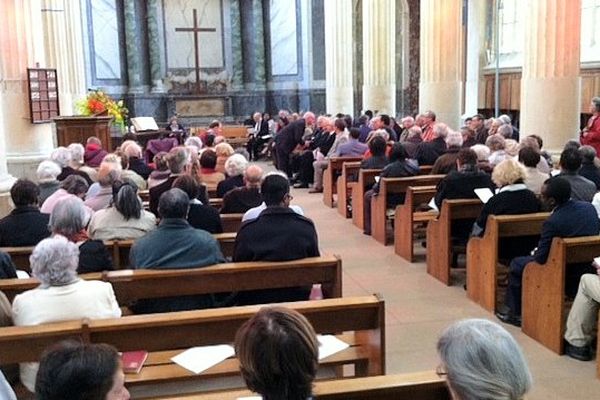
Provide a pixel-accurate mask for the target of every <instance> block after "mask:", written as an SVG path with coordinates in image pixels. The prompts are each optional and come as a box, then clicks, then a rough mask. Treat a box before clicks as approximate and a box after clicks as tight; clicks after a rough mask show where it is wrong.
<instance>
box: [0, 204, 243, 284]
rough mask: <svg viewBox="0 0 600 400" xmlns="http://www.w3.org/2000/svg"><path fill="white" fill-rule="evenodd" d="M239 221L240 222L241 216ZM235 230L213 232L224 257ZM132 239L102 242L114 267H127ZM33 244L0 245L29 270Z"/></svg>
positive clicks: (228, 254)
mask: <svg viewBox="0 0 600 400" xmlns="http://www.w3.org/2000/svg"><path fill="white" fill-rule="evenodd" d="M225 215H233V216H234V218H233V219H232V222H231V224H234V223H235V221H236V220H237V217H238V216H240V215H241V214H225ZM239 218H240V222H241V217H239ZM236 235H237V233H236V232H224V233H216V234H213V237H214V238H215V239H217V241H218V242H219V245H220V246H221V251H222V252H223V255H224V256H225V257H229V258H231V257H233V246H234V244H235V237H236ZM133 242H134V241H133V240H107V241H105V242H104V245H105V246H106V248H107V250H108V251H109V252H110V253H111V255H112V259H113V266H114V268H115V269H126V268H128V267H129V251H130V250H131V246H132V245H133ZM33 249H34V246H24V247H0V250H1V251H4V252H5V253H7V254H8V255H10V257H11V258H12V260H13V262H14V264H15V266H16V267H17V269H21V270H23V271H27V272H31V268H30V267H29V256H30V255H31V252H32V251H33Z"/></svg>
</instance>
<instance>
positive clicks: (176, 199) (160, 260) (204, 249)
mask: <svg viewBox="0 0 600 400" xmlns="http://www.w3.org/2000/svg"><path fill="white" fill-rule="evenodd" d="M189 203H190V201H189V198H188V196H187V194H185V192H184V191H183V190H181V189H177V188H173V189H170V190H168V191H167V192H165V193H163V194H162V195H161V196H160V200H159V203H158V212H159V214H160V216H161V218H162V220H161V221H160V224H159V225H158V228H157V229H156V230H154V231H152V232H149V233H148V234H146V235H145V236H144V237H142V238H140V239H138V240H136V241H135V243H134V244H133V246H132V247H131V252H130V253H129V261H130V265H131V266H132V268H137V269H143V268H147V269H176V268H199V267H204V266H207V265H213V264H218V263H222V262H225V258H224V257H223V254H222V253H221V249H220V247H219V244H218V243H217V241H216V240H215V238H213V237H212V235H211V234H210V233H208V232H206V231H203V230H201V229H194V228H192V227H191V226H190V224H189V223H188V222H187V221H186V216H187V214H188V211H189ZM212 305H213V302H212V297H211V296H181V297H170V298H162V299H148V300H144V301H138V302H137V303H136V304H135V305H134V306H133V307H132V310H133V311H134V312H136V313H151V312H169V311H180V310H192V309H197V308H207V307H211V306H212Z"/></svg>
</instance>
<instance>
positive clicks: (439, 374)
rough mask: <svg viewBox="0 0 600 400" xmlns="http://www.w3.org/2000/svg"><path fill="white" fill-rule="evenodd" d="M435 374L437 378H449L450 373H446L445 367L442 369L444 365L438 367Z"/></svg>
mask: <svg viewBox="0 0 600 400" xmlns="http://www.w3.org/2000/svg"><path fill="white" fill-rule="evenodd" d="M435 373H436V375H437V376H439V377H440V378H441V377H443V376H447V375H448V372H446V370H444V367H442V364H440V365H438V366H437V367H436V369H435Z"/></svg>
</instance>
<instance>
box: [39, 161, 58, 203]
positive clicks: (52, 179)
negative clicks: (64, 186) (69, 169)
mask: <svg viewBox="0 0 600 400" xmlns="http://www.w3.org/2000/svg"><path fill="white" fill-rule="evenodd" d="M36 175H37V182H38V186H39V188H40V198H39V202H38V204H40V205H41V204H44V201H46V199H47V198H48V197H50V195H52V194H53V193H54V192H56V191H57V190H58V189H60V182H59V181H58V179H56V177H57V176H58V175H60V167H59V166H58V165H57V164H56V163H55V162H53V161H48V160H44V161H42V162H41V163H40V165H38V167H37V171H36Z"/></svg>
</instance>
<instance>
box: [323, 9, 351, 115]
mask: <svg viewBox="0 0 600 400" xmlns="http://www.w3.org/2000/svg"><path fill="white" fill-rule="evenodd" d="M323 5H324V7H325V79H326V81H325V85H326V91H325V93H326V110H327V112H328V113H329V114H332V115H335V114H337V113H344V114H349V115H354V106H353V103H354V101H353V100H354V87H353V84H352V73H353V67H354V64H353V62H352V46H353V43H354V42H353V41H352V29H353V24H352V0H326V1H324V2H323Z"/></svg>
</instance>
